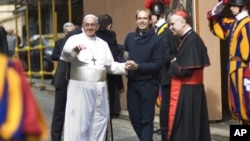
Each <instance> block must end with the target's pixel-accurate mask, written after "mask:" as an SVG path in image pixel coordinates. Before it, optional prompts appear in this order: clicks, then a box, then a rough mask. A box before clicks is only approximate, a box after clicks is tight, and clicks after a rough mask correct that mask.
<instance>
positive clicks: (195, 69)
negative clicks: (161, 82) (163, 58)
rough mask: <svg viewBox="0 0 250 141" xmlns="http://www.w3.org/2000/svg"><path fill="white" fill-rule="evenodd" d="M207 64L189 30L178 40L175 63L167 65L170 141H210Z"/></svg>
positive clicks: (201, 47) (200, 44) (197, 39)
mask: <svg viewBox="0 0 250 141" xmlns="http://www.w3.org/2000/svg"><path fill="white" fill-rule="evenodd" d="M209 65H210V61H209V57H208V54H207V48H206V46H205V45H204V43H203V41H202V39H201V38H200V37H199V36H198V35H197V34H196V33H195V32H194V31H193V30H190V31H189V32H187V33H186V34H185V35H184V37H182V38H181V42H180V45H179V48H178V51H177V55H176V61H174V62H172V63H171V65H170V69H169V73H170V74H171V76H172V80H171V98H170V111H169V131H168V137H169V140H170V141H210V140H211V139H210V129H209V120H208V112H207V101H206V94H205V89H204V85H203V69H204V67H207V66H209Z"/></svg>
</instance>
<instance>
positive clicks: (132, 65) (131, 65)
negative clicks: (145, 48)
mask: <svg viewBox="0 0 250 141" xmlns="http://www.w3.org/2000/svg"><path fill="white" fill-rule="evenodd" d="M125 69H126V70H137V69H138V64H137V63H136V62H135V61H132V60H128V61H126V63H125Z"/></svg>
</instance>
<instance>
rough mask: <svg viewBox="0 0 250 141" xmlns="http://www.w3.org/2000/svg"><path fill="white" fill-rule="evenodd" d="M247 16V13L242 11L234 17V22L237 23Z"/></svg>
mask: <svg viewBox="0 0 250 141" xmlns="http://www.w3.org/2000/svg"><path fill="white" fill-rule="evenodd" d="M247 16H248V11H242V12H240V13H239V14H238V15H236V17H235V18H236V20H237V21H239V20H242V19H243V18H245V17H247Z"/></svg>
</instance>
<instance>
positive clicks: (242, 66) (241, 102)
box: [207, 0, 250, 124]
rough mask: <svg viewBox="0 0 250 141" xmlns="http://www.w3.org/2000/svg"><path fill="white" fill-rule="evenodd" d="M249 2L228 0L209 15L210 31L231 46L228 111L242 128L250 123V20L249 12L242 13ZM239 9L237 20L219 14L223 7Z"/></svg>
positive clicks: (222, 2)
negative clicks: (249, 76)
mask: <svg viewBox="0 0 250 141" xmlns="http://www.w3.org/2000/svg"><path fill="white" fill-rule="evenodd" d="M248 3H249V1H248V0H228V1H221V2H219V3H218V4H217V5H216V6H215V7H214V9H213V10H211V11H209V12H208V15H207V18H208V20H209V22H210V28H211V31H212V32H213V33H214V35H216V36H218V37H219V38H220V39H223V40H227V41H228V43H229V60H228V75H229V83H228V85H229V93H228V98H229V99H228V101H229V109H230V111H231V114H232V116H233V118H234V119H237V120H239V121H240V124H249V121H250V101H249V100H250V95H249V93H250V90H249V89H248V88H249V83H248V81H249V80H250V79H249V78H247V76H248V75H249V74H250V73H249V71H250V70H249V69H248V67H249V61H250V45H249V44H250V43H249V42H250V17H249V14H248V11H247V9H243V7H244V6H246V5H247V4H248ZM225 5H228V6H230V7H231V6H234V7H239V13H238V14H237V15H235V18H234V19H232V18H225V17H223V16H222V15H221V14H220V13H221V11H222V10H223V8H224V6H225Z"/></svg>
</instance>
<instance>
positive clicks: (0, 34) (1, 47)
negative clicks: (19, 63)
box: [0, 25, 9, 55]
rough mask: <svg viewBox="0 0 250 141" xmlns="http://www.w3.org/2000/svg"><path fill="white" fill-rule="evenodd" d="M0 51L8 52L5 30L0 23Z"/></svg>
mask: <svg viewBox="0 0 250 141" xmlns="http://www.w3.org/2000/svg"><path fill="white" fill-rule="evenodd" d="M0 53H3V54H6V55H8V54H9V50H8V44H7V32H6V30H5V28H4V27H3V26H1V25H0Z"/></svg>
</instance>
